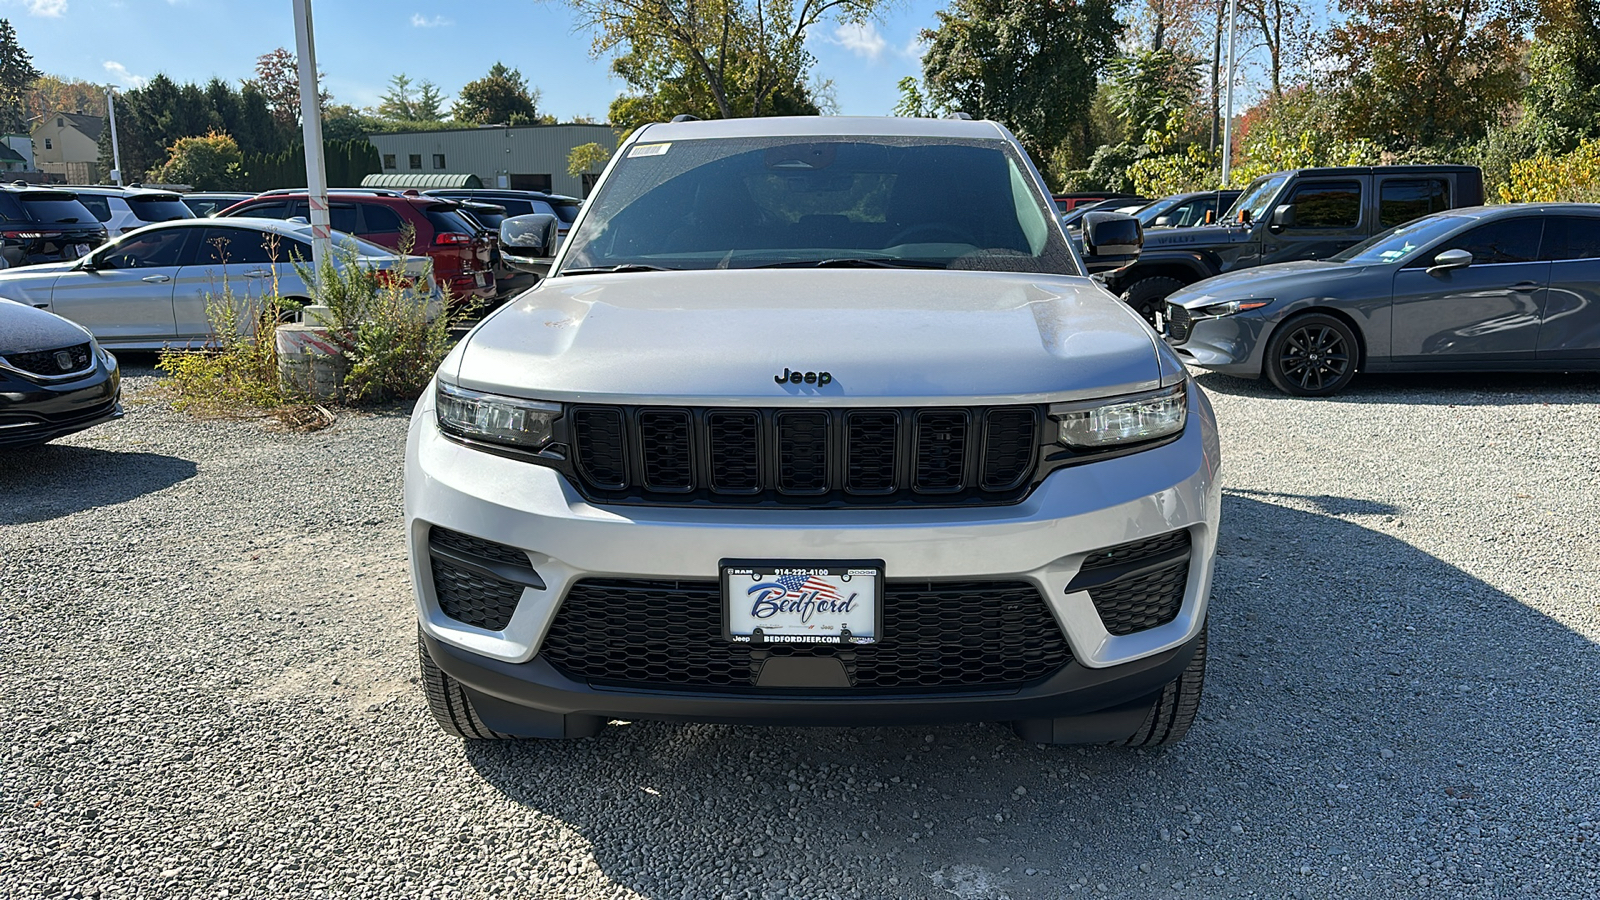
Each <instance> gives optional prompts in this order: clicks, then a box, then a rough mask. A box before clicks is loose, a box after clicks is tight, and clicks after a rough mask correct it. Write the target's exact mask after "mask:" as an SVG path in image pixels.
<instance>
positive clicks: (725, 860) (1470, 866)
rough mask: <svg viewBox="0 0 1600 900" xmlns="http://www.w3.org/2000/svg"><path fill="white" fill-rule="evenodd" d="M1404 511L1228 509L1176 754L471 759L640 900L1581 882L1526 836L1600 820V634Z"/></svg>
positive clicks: (992, 743) (867, 752)
mask: <svg viewBox="0 0 1600 900" xmlns="http://www.w3.org/2000/svg"><path fill="white" fill-rule="evenodd" d="M1390 512H1392V510H1391V508H1389V507H1387V506H1385V505H1383V504H1372V503H1366V502H1363V501H1356V500H1348V499H1345V498H1338V497H1326V496H1322V497H1296V496H1291V495H1277V494H1265V493H1249V494H1247V493H1245V492H1232V493H1229V494H1227V495H1226V497H1225V500H1224V510H1223V522H1224V529H1223V536H1222V538H1221V542H1220V546H1219V557H1218V562H1217V574H1216V582H1215V587H1214V590H1213V600H1212V602H1213V606H1212V613H1211V648H1210V671H1209V677H1208V683H1207V695H1206V699H1205V703H1204V705H1203V707H1202V711H1201V718H1200V720H1199V721H1198V722H1197V723H1196V725H1195V727H1194V730H1193V731H1191V732H1190V735H1189V737H1188V738H1187V739H1186V740H1185V741H1184V742H1183V743H1181V744H1178V745H1176V746H1174V747H1171V748H1165V749H1161V750H1152V751H1130V750H1124V749H1116V748H1107V747H1082V748H1079V747H1040V746H1037V745H1033V744H1027V743H1023V742H1021V741H1019V740H1017V739H1016V738H1015V737H1014V736H1012V734H1011V732H1010V731H1009V729H1007V728H1005V727H1004V726H1001V725H993V724H989V725H969V726H946V727H931V728H930V727H921V728H863V729H854V730H851V729H790V728H758V727H744V726H723V725H674V724H660V723H633V724H628V725H613V726H611V727H609V728H607V729H606V730H605V731H604V732H603V733H602V734H601V735H600V736H598V737H595V738H591V739H588V740H583V741H573V742H548V743H541V742H531V741H530V742H520V743H506V744H495V743H470V742H469V743H468V744H467V746H466V748H465V751H464V752H465V754H466V757H467V760H468V761H469V762H470V763H471V765H473V766H474V767H475V768H476V770H477V771H478V773H479V774H480V775H481V776H482V777H483V778H484V779H485V780H486V781H487V782H488V783H489V784H490V785H492V786H493V787H494V788H495V789H497V790H498V791H499V792H500V793H501V794H503V795H504V796H505V797H506V798H509V799H510V800H512V801H514V802H516V803H518V804H521V805H522V806H524V807H526V808H529V809H531V810H534V811H537V812H539V813H541V814H543V815H545V816H549V817H553V818H554V819H557V820H559V821H560V822H562V823H564V824H565V825H566V826H567V827H568V828H570V829H572V830H574V831H576V832H577V833H579V834H580V835H582V836H583V837H584V838H585V839H587V841H588V843H589V847H588V849H589V851H590V852H591V853H592V854H593V857H594V860H595V863H596V864H597V865H598V866H599V868H600V869H601V871H602V872H603V875H604V877H605V878H606V879H608V880H609V882H610V883H611V884H620V885H623V886H625V887H627V888H629V889H631V890H633V891H636V892H638V893H639V894H641V895H643V896H646V897H680V896H733V895H738V896H744V895H745V891H746V890H749V891H751V892H752V894H753V895H755V896H791V895H794V896H833V895H835V894H838V895H845V896H856V895H859V896H865V897H925V896H926V897H949V896H951V895H952V894H954V895H957V896H962V897H991V896H992V897H1000V896H1007V897H1011V898H1022V897H1062V896H1067V895H1068V894H1069V892H1071V891H1077V890H1079V887H1078V886H1077V883H1078V881H1079V879H1080V878H1081V879H1085V882H1084V883H1085V884H1086V885H1087V888H1088V889H1089V891H1090V892H1093V891H1094V889H1095V888H1096V886H1097V885H1100V884H1104V885H1106V886H1107V889H1108V890H1109V894H1107V895H1109V896H1175V897H1234V896H1241V895H1243V894H1244V893H1247V892H1248V891H1252V890H1254V891H1259V890H1260V889H1261V888H1262V886H1263V885H1266V886H1269V887H1270V888H1272V891H1273V892H1274V895H1275V896H1288V895H1290V894H1291V893H1293V894H1295V895H1296V896H1300V895H1301V893H1300V892H1305V895H1308V896H1372V897H1382V896H1395V895H1397V894H1410V893H1413V891H1412V890H1411V885H1412V884H1413V879H1416V878H1420V877H1421V875H1420V874H1419V873H1425V874H1427V875H1428V876H1430V877H1431V878H1432V879H1433V881H1432V884H1433V885H1434V886H1435V888H1437V887H1438V886H1439V883H1440V879H1443V878H1449V879H1453V880H1452V881H1450V883H1451V884H1453V885H1456V886H1457V888H1456V889H1453V890H1445V892H1444V893H1442V894H1440V896H1476V895H1486V896H1501V895H1505V894H1507V893H1509V892H1510V891H1513V890H1518V889H1521V890H1534V891H1535V893H1534V894H1530V896H1547V895H1551V894H1556V893H1560V894H1563V895H1567V894H1571V895H1572V896H1578V895H1581V894H1583V893H1584V891H1583V890H1582V889H1578V890H1577V891H1576V893H1573V891H1574V888H1573V885H1574V884H1578V883H1589V882H1595V883H1597V884H1600V874H1596V873H1597V872H1600V869H1597V868H1596V867H1595V866H1594V862H1595V855H1594V850H1593V848H1592V847H1589V848H1585V849H1583V850H1582V853H1579V852H1578V850H1579V848H1580V847H1581V846H1582V845H1579V844H1573V845H1572V846H1571V847H1570V848H1568V849H1566V850H1557V849H1555V848H1554V847H1549V846H1547V845H1548V843H1549V841H1550V840H1551V838H1550V835H1549V830H1548V829H1538V828H1528V827H1525V824H1524V823H1528V822H1551V823H1560V826H1559V827H1560V828H1568V827H1569V825H1568V823H1570V828H1572V829H1577V828H1578V827H1579V824H1578V823H1580V822H1585V821H1589V822H1592V821H1594V820H1596V818H1597V817H1600V800H1597V799H1596V798H1597V793H1600V792H1597V791H1596V786H1597V785H1600V774H1597V769H1596V766H1595V762H1594V759H1593V751H1594V747H1595V740H1596V725H1595V723H1596V722H1600V691H1596V690H1595V689H1594V688H1595V673H1596V671H1597V669H1600V647H1597V646H1596V644H1595V643H1593V642H1592V641H1591V640H1589V639H1588V638H1586V637H1584V636H1583V635H1581V634H1579V633H1577V632H1575V631H1573V630H1570V629H1568V628H1567V627H1565V626H1563V625H1562V624H1561V623H1559V622H1557V621H1555V620H1553V619H1551V618H1549V617H1547V616H1546V615H1544V614H1542V613H1540V612H1538V611H1536V610H1534V609H1532V608H1530V607H1529V606H1527V605H1525V604H1524V603H1523V602H1521V601H1520V600H1519V599H1518V598H1517V597H1515V596H1512V595H1510V594H1507V593H1504V592H1502V591H1501V590H1498V589H1496V588H1495V587H1493V586H1491V585H1489V584H1487V583H1485V582H1484V581H1482V580H1480V579H1478V578H1476V577H1474V576H1472V575H1470V574H1468V573H1467V572H1465V571H1463V570H1461V569H1459V568H1457V567H1456V566H1453V565H1451V564H1449V563H1446V562H1444V561H1442V560H1440V559H1438V558H1436V557H1434V556H1432V555H1430V554H1428V553H1426V552H1424V551H1422V550H1419V549H1417V548H1416V547H1413V546H1412V545H1410V544H1408V543H1407V542H1405V541H1404V540H1401V539H1399V538H1396V537H1394V536H1391V535H1389V534H1385V533H1382V532H1380V531H1378V530H1374V529H1373V528H1371V527H1367V526H1369V525H1377V524H1379V523H1381V522H1382V521H1383V519H1382V517H1383V516H1385V515H1387V514H1389V513H1390ZM1363 521H1365V524H1363ZM551 772H561V773H563V776H564V777H560V778H553V779H552V778H548V777H547V775H548V773H551ZM574 785H577V786H579V788H580V789H578V790H574ZM1554 827H1555V826H1552V828H1554ZM1578 840H1580V841H1581V840H1582V838H1578ZM1591 840H1592V835H1591ZM1529 858H1533V859H1539V860H1541V861H1546V860H1548V861H1551V862H1552V863H1553V865H1552V866H1548V867H1546V866H1542V865H1541V866H1538V867H1532V866H1528V865H1526V863H1525V860H1526V859H1529ZM1586 860H1587V861H1586ZM1433 861H1440V864H1439V866H1438V867H1434V866H1433V865H1432V862H1433ZM908 873H909V874H908ZM1240 876H1244V882H1243V883H1240ZM890 877H895V878H897V879H898V880H896V881H893V882H891V881H890V880H889V879H890ZM806 879H809V880H806ZM1417 883H1418V884H1421V885H1424V886H1425V885H1427V884H1428V883H1429V882H1428V881H1427V880H1426V879H1423V880H1421V881H1420V882H1417ZM1097 895H1099V894H1097Z"/></svg>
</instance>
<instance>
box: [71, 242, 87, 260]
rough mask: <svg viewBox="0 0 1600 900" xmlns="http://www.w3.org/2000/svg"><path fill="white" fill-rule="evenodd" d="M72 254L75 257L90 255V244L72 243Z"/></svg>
mask: <svg viewBox="0 0 1600 900" xmlns="http://www.w3.org/2000/svg"><path fill="white" fill-rule="evenodd" d="M72 255H73V256H74V257H78V256H88V255H89V245H88V244H73V245H72Z"/></svg>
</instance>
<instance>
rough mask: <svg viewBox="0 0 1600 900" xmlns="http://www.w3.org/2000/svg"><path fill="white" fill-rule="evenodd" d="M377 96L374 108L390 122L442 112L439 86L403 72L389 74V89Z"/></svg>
mask: <svg viewBox="0 0 1600 900" xmlns="http://www.w3.org/2000/svg"><path fill="white" fill-rule="evenodd" d="M519 77H520V76H519ZM378 99H379V101H380V102H379V103H378V108H377V109H376V110H374V112H376V113H377V115H378V118H380V119H387V120H389V121H391V122H437V121H439V120H440V119H441V118H443V116H444V93H443V92H441V91H440V90H439V86H438V85H436V84H434V83H433V82H431V81H427V80H423V81H420V82H417V83H416V84H414V85H413V84H412V83H411V79H410V78H409V77H408V76H407V75H406V73H404V72H401V73H400V74H398V75H391V76H389V89H388V90H387V91H384V92H383V95H382V96H380V97H379V98H378Z"/></svg>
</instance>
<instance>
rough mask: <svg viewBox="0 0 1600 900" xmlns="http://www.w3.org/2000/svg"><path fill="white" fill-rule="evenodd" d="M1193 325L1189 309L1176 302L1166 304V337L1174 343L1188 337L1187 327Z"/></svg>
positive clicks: (1185, 339) (1189, 327) (1181, 341)
mask: <svg viewBox="0 0 1600 900" xmlns="http://www.w3.org/2000/svg"><path fill="white" fill-rule="evenodd" d="M1193 327H1194V317H1193V316H1191V315H1189V310H1187V309H1185V308H1183V307H1181V306H1179V305H1178V304H1176V303H1168V304H1167V337H1169V338H1171V339H1172V342H1173V343H1175V344H1181V343H1183V342H1184V341H1187V340H1188V339H1189V329H1191V328H1193Z"/></svg>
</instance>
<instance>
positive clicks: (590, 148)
mask: <svg viewBox="0 0 1600 900" xmlns="http://www.w3.org/2000/svg"><path fill="white" fill-rule="evenodd" d="M610 160H611V151H610V150H608V149H606V147H605V145H604V144H593V143H590V144H579V145H578V146H576V147H573V148H572V152H570V153H568V154H567V174H568V175H571V176H572V177H573V178H577V177H579V176H581V175H583V174H585V173H588V172H598V171H599V170H601V169H603V168H605V166H606V163H607V162H609V161H610Z"/></svg>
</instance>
